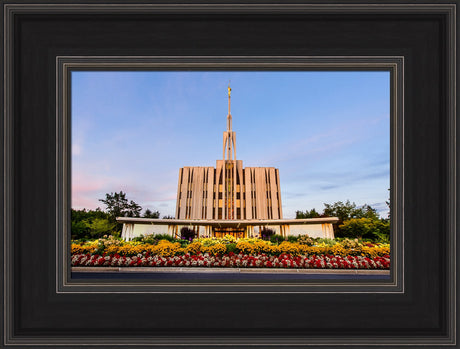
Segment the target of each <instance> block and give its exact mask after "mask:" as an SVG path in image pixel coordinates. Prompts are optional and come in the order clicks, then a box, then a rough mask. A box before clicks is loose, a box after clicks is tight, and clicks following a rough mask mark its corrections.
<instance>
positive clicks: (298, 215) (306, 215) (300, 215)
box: [295, 208, 321, 219]
mask: <svg viewBox="0 0 460 349" xmlns="http://www.w3.org/2000/svg"><path fill="white" fill-rule="evenodd" d="M318 217H321V215H320V214H319V213H318V212H316V210H315V209H314V208H312V209H311V210H310V211H308V210H306V211H305V212H302V211H296V212H295V218H297V219H302V218H318Z"/></svg>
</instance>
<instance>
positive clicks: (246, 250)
mask: <svg viewBox="0 0 460 349" xmlns="http://www.w3.org/2000/svg"><path fill="white" fill-rule="evenodd" d="M151 241H152V240H148V239H147V240H145V241H129V242H125V241H121V240H119V239H115V238H112V237H109V238H103V239H99V240H95V241H92V242H87V243H72V246H71V252H72V266H151V267H155V266H159V267H167V266H173V267H187V266H190V267H243V268H244V267H251V268H257V267H261V268H329V269H389V266H390V245H389V244H371V243H360V242H358V240H348V239H346V240H343V241H340V242H337V241H334V240H327V241H321V242H317V241H313V240H312V239H310V238H308V237H307V238H299V239H298V240H297V242H289V241H283V242H281V243H280V244H277V243H271V242H270V241H265V240H260V239H254V238H246V239H238V240H237V239H235V238H234V237H232V236H226V237H224V238H220V239H216V238H202V239H196V240H194V241H193V242H190V243H189V242H186V241H167V240H160V241H154V242H153V243H150V242H151Z"/></svg>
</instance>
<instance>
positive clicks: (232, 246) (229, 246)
mask: <svg viewBox="0 0 460 349" xmlns="http://www.w3.org/2000/svg"><path fill="white" fill-rule="evenodd" d="M230 252H233V253H238V249H237V248H236V243H230V244H227V253H230Z"/></svg>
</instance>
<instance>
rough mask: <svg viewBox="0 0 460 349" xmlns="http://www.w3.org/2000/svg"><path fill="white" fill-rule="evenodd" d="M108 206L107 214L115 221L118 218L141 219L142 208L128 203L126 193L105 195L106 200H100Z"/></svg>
mask: <svg viewBox="0 0 460 349" xmlns="http://www.w3.org/2000/svg"><path fill="white" fill-rule="evenodd" d="M99 201H101V202H103V203H104V204H105V205H106V206H107V212H108V213H109V214H110V216H111V217H112V218H113V219H115V218H116V217H140V213H141V211H142V207H141V206H139V205H138V204H136V203H135V202H134V201H132V200H131V201H128V199H127V198H126V193H123V192H122V191H120V192H119V193H110V194H105V200H103V199H99Z"/></svg>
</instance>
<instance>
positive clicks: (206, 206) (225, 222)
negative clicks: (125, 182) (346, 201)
mask: <svg viewBox="0 0 460 349" xmlns="http://www.w3.org/2000/svg"><path fill="white" fill-rule="evenodd" d="M230 107H231V88H230V86H229V87H228V114H227V130H226V131H224V133H223V143H222V159H221V160H216V167H183V168H180V169H179V180H178V188H177V201H176V216H175V219H150V218H131V217H118V218H117V220H118V221H119V222H123V231H122V237H123V238H124V239H126V240H130V239H132V238H133V237H135V236H140V235H147V234H165V233H166V234H172V235H173V236H176V237H179V235H180V229H181V228H182V227H184V226H187V227H190V228H191V229H193V230H194V231H195V232H196V234H197V235H198V236H214V237H221V236H224V235H226V234H231V235H233V236H235V237H257V236H260V234H261V232H262V231H263V230H264V229H271V230H274V231H276V233H277V234H281V235H284V236H287V235H299V234H308V235H309V236H312V237H327V238H333V237H334V232H333V228H332V223H335V222H337V221H338V218H336V217H328V218H314V219H311V218H310V219H288V220H284V219H283V210H282V204H281V190H280V175H279V170H278V169H276V168H274V167H245V168H243V161H242V160H237V158H236V135H235V132H234V131H233V130H232V114H231V109H230Z"/></svg>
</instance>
